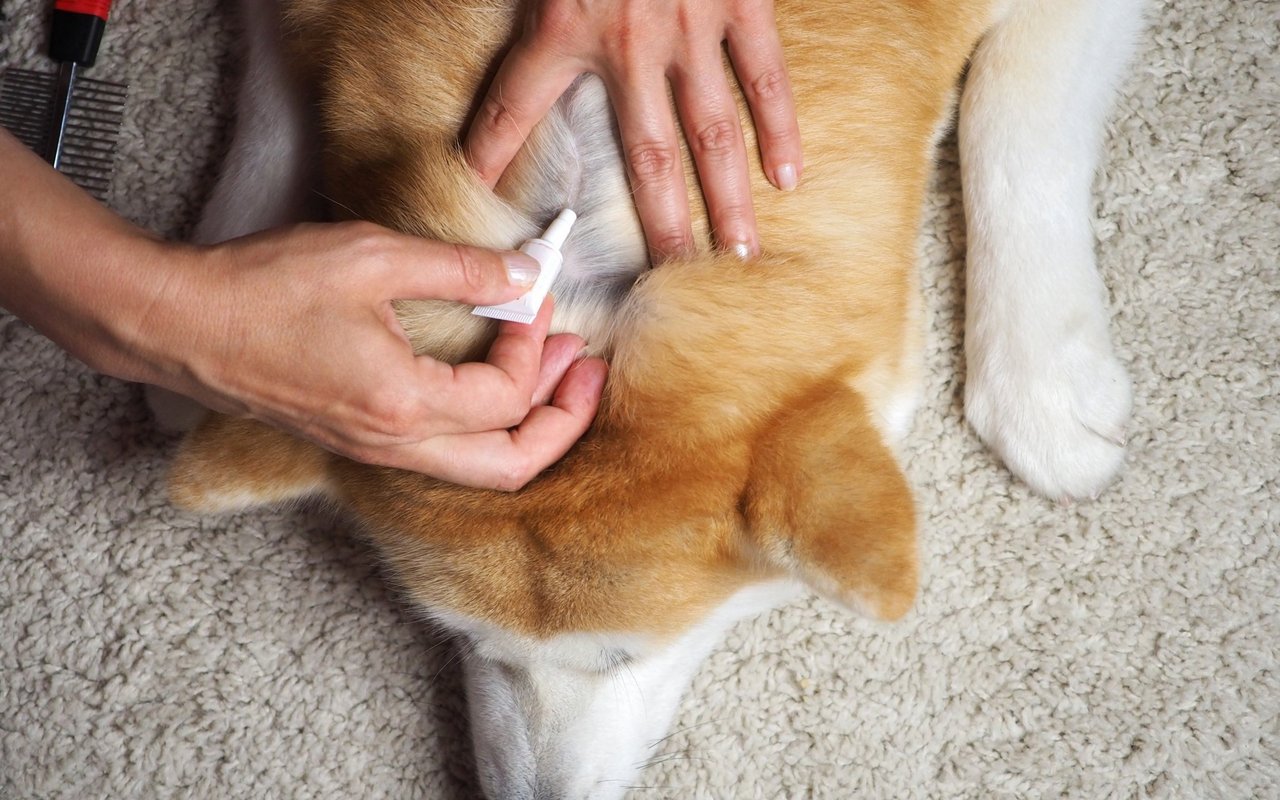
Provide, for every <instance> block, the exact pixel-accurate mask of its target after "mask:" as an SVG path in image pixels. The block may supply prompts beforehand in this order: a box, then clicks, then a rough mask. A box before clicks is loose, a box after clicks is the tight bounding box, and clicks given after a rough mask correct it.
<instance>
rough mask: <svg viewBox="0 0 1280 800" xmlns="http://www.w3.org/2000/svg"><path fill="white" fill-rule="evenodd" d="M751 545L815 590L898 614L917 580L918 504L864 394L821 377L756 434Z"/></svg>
mask: <svg viewBox="0 0 1280 800" xmlns="http://www.w3.org/2000/svg"><path fill="white" fill-rule="evenodd" d="M743 500H744V504H743V505H744V513H745V516H746V519H747V524H748V527H749V536H750V545H751V547H752V548H753V549H755V550H756V551H757V553H758V554H759V555H760V556H762V557H763V558H764V559H765V560H766V561H767V562H769V563H770V564H771V565H773V566H781V567H783V568H785V569H787V570H789V571H791V572H792V573H793V574H795V575H796V576H797V577H799V578H801V579H802V580H804V581H805V582H806V583H807V584H809V586H810V587H812V588H813V589H814V590H815V591H816V592H818V593H819V594H821V595H823V596H825V597H827V598H829V599H831V600H834V601H836V602H837V603H839V604H840V605H843V606H845V607H848V608H851V609H853V610H855V611H858V612H860V613H863V614H865V615H867V616H870V617H872V618H875V619H882V620H893V619H898V618H900V617H902V616H903V615H904V614H906V613H907V611H908V610H910V608H911V605H912V603H914V601H915V596H916V588H917V584H918V581H919V555H918V553H917V550H916V526H915V510H914V507H913V504H912V498H911V491H910V489H909V487H908V486H907V482H906V479H905V477H904V476H903V474H902V470H901V468H900V467H899V466H898V463H897V459H896V458H895V457H894V456H893V454H892V453H891V452H890V451H889V449H888V448H887V447H886V446H885V444H884V441H883V439H882V438H881V435H880V433H879V431H877V430H876V429H875V427H874V426H873V425H872V424H871V421H870V419H869V417H868V412H867V409H866V405H865V403H863V401H862V399H861V398H860V397H859V396H858V395H857V394H856V393H855V392H853V391H852V390H850V389H848V388H847V387H844V386H842V385H827V386H824V387H822V388H821V389H820V390H819V391H818V392H816V393H814V394H811V395H809V396H808V397H807V398H804V399H802V400H801V401H800V402H798V403H796V404H794V405H792V406H791V407H790V408H789V409H788V410H787V411H786V412H785V413H784V414H783V415H781V417H780V418H779V419H778V420H776V424H774V425H772V426H771V427H770V429H769V430H768V432H767V433H766V434H765V435H764V436H763V437H762V438H761V440H760V441H759V442H758V443H757V446H756V449H755V451H754V453H753V459H752V470H751V479H750V481H749V483H748V486H747V490H746V493H745V495H744V498H743Z"/></svg>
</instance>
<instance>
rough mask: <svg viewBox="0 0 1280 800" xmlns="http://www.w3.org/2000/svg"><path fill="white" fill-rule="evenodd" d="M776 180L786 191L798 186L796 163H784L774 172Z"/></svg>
mask: <svg viewBox="0 0 1280 800" xmlns="http://www.w3.org/2000/svg"><path fill="white" fill-rule="evenodd" d="M773 178H774V182H775V183H777V185H778V188H779V189H781V190H782V191H784V192H789V191H791V190H792V189H794V188H796V165H795V164H783V165H782V166H780V167H778V169H777V170H776V171H775V172H774V173H773Z"/></svg>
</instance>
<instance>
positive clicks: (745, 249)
mask: <svg viewBox="0 0 1280 800" xmlns="http://www.w3.org/2000/svg"><path fill="white" fill-rule="evenodd" d="M729 249H731V250H732V251H733V254H734V255H735V256H737V257H738V259H739V260H740V261H746V260H747V259H749V258H751V245H749V244H747V243H746V242H735V243H734V245H733V247H731V248H729Z"/></svg>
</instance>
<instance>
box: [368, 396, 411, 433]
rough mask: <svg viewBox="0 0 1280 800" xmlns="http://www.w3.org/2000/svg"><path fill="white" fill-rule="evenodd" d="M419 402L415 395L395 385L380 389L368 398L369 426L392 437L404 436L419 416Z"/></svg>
mask: <svg viewBox="0 0 1280 800" xmlns="http://www.w3.org/2000/svg"><path fill="white" fill-rule="evenodd" d="M420 411H421V403H420V402H419V399H418V397H417V396H416V395H414V394H413V393H411V392H407V391H404V390H402V389H399V388H397V387H392V388H388V389H381V390H379V391H378V392H377V393H375V394H374V395H373V396H372V397H371V398H370V400H369V406H368V416H369V427H370V428H372V429H373V431H375V432H376V433H377V434H378V435H380V436H384V437H389V438H392V439H400V438H402V437H405V436H406V435H407V434H408V433H409V432H410V431H411V430H412V429H413V426H414V425H415V424H416V423H417V421H418V420H419V418H420V416H421V415H420V413H419V412H420Z"/></svg>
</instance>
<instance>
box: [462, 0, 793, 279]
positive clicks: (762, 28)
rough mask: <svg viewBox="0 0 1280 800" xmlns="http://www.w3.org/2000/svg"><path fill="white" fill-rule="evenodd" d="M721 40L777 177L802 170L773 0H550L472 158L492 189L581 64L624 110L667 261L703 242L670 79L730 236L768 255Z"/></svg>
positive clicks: (646, 217)
mask: <svg viewBox="0 0 1280 800" xmlns="http://www.w3.org/2000/svg"><path fill="white" fill-rule="evenodd" d="M721 42H727V44H728V47H729V57H730V59H731V60H732V63H733V68H734V71H735V72H736V74H737V78H738V80H739V82H740V84H741V86H742V90H743V93H744V95H745V97H746V100H747V105H748V106H749V107H750V109H751V116H752V119H753V121H754V122H755V127H756V135H757V139H758V141H759V143H760V156H761V160H762V162H763V164H764V171H765V175H767V176H768V178H769V180H770V181H771V182H772V183H773V185H774V186H776V187H778V188H779V189H784V190H789V189H792V188H794V187H795V185H796V182H797V181H798V180H799V178H800V173H801V168H802V160H801V152H800V129H799V125H798V124H797V122H796V111H795V101H794V98H793V96H792V94H791V84H790V81H789V80H788V78H787V71H786V65H785V62H784V59H783V53H782V45H781V42H780V41H779V38H778V32H777V27H776V24H775V22H774V16H773V2H772V0H599V2H593V3H580V2H575V0H541V1H540V2H535V3H533V6H532V9H531V12H530V15H529V17H528V19H527V20H526V21H525V26H524V30H523V33H522V35H521V36H520V38H519V40H518V41H517V42H516V43H515V45H514V46H513V47H512V49H511V52H510V53H508V54H507V56H506V58H505V59H504V61H503V62H502V65H501V67H500V68H499V69H498V73H497V75H496V76H495V77H494V79H493V83H492V85H491V86H490V87H489V91H488V93H487V95H486V97H485V99H484V102H483V103H482V104H481V106H480V109H479V111H478V112H477V114H476V118H475V121H474V122H473V123H472V125H471V129H470V131H469V132H468V134H467V138H466V142H465V144H464V149H465V151H466V155H467V159H468V161H469V162H470V163H471V166H472V167H473V168H474V169H475V170H476V171H477V172H478V173H479V174H480V177H481V178H482V179H483V180H484V181H485V182H486V183H487V184H488V185H489V186H490V187H493V186H494V185H495V184H496V183H497V182H498V179H499V178H500V177H501V176H502V173H503V171H504V170H505V169H506V168H507V165H508V164H510V163H511V160H512V158H514V157H515V154H516V152H517V151H518V150H519V149H520V146H521V145H522V144H523V143H524V140H525V138H526V137H527V136H528V134H529V131H530V129H532V127H533V126H534V124H536V123H537V122H538V121H539V120H540V119H542V117H543V116H545V115H546V113H547V111H548V110H549V109H550V108H551V106H552V105H553V104H554V103H555V101H556V99H557V98H558V97H559V96H560V95H561V94H563V93H564V90H565V89H567V88H568V86H569V84H571V83H572V82H573V80H574V79H575V78H576V77H577V76H578V75H580V74H581V73H583V72H593V73H596V74H597V75H599V76H600V77H601V78H602V79H603V80H604V82H605V86H606V87H607V89H608V92H609V96H610V98H611V99H612V102H613V105H614V109H615V112H616V113H617V116H618V126H619V129H620V131H621V133H622V145H623V152H624V153H625V154H626V160H627V166H628V170H629V172H630V175H631V183H632V190H633V191H634V193H635V203H636V210H637V211H638V212H639V215H640V221H641V223H642V225H643V226H644V231H645V238H646V239H647V240H648V242H649V248H650V252H651V254H652V255H653V257H654V258H655V260H662V259H666V258H672V257H677V256H680V255H683V254H686V253H688V252H689V251H690V250H691V249H692V247H693V231H692V228H691V226H690V222H689V203H688V194H687V191H686V188H685V185H684V175H683V171H682V167H681V158H680V146H679V140H678V138H677V136H676V129H675V123H674V121H673V120H672V117H671V113H670V106H669V103H668V100H667V82H668V81H670V83H671V88H672V92H673V94H674V97H675V101H676V108H677V111H678V113H679V115H680V121H681V125H682V126H683V128H684V130H685V133H686V138H687V139H688V142H689V147H690V150H691V152H692V154H693V159H694V163H695V165H696V166H697V170H698V178H699V181H700V182H701V184H702V192H703V196H704V197H705V198H706V202H707V210H708V213H709V215H710V218H711V219H710V221H711V227H712V230H713V231H714V232H715V235H716V239H717V241H718V243H719V244H720V245H721V246H722V247H724V248H725V249H727V250H731V251H733V252H736V253H738V254H739V255H740V256H742V257H744V258H745V257H748V256H750V255H754V254H756V253H757V252H759V248H760V244H759V240H758V237H757V233H756V220H755V211H754V209H753V207H752V203H751V189H750V179H749V174H748V168H747V154H746V147H745V145H744V143H743V138H742V129H741V126H740V124H739V121H738V110H737V106H736V104H735V102H734V97H733V93H732V91H731V90H730V87H729V82H728V80H727V78H726V76H725V73H724V69H723V68H722V61H721Z"/></svg>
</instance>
